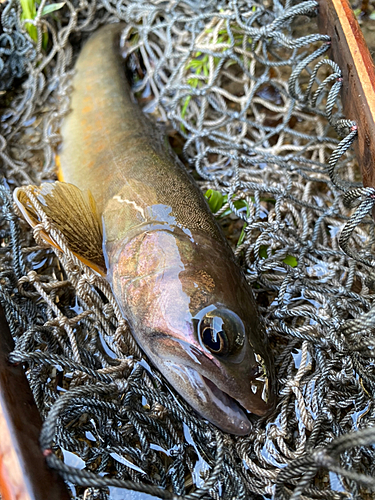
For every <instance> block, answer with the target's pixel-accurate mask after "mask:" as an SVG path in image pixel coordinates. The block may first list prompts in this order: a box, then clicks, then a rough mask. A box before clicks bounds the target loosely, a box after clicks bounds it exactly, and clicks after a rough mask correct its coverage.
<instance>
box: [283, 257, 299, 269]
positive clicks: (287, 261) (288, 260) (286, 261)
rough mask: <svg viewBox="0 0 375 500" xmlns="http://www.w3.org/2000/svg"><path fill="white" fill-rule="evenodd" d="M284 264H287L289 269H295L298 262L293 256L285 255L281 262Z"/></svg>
mask: <svg viewBox="0 0 375 500" xmlns="http://www.w3.org/2000/svg"><path fill="white" fill-rule="evenodd" d="M283 262H284V264H287V265H288V266H290V267H296V266H297V264H298V260H297V259H296V258H295V257H293V255H287V256H286V257H285V259H284V260H283Z"/></svg>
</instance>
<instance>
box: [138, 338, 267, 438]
mask: <svg viewBox="0 0 375 500" xmlns="http://www.w3.org/2000/svg"><path fill="white" fill-rule="evenodd" d="M144 350H145V352H146V354H147V356H148V357H149V359H150V360H151V361H152V362H153V364H154V365H155V366H157V367H158V368H159V370H160V371H161V373H162V374H163V375H164V377H165V378H166V379H167V380H168V382H169V383H170V384H171V385H172V386H173V387H174V388H175V389H176V391H177V392H178V393H179V394H180V395H181V396H182V397H183V398H184V399H185V400H186V401H187V402H188V403H189V404H190V405H191V406H192V407H193V408H194V410H195V411H196V412H197V413H199V414H200V415H201V416H202V417H203V418H206V419H207V420H208V421H210V422H211V423H212V424H214V425H216V427H218V428H219V429H221V430H222V431H224V432H228V433H230V434H235V435H239V436H243V435H246V434H248V433H249V432H250V429H251V424H250V421H249V418H248V414H247V412H246V411H245V410H248V411H249V412H250V413H253V414H255V415H258V416H263V415H265V414H267V413H268V412H269V410H270V409H271V408H272V407H273V401H267V396H266V392H267V391H268V388H267V383H268V381H267V380H266V379H265V378H264V377H263V376H261V375H260V374H257V373H254V370H252V369H251V368H250V367H251V365H250V363H249V362H250V361H251V359H249V358H251V356H249V355H250V353H246V355H245V361H247V362H248V363H246V364H244V363H243V362H242V363H241V366H239V367H237V370H236V369H234V370H233V369H232V370H231V369H230V367H229V366H228V364H227V365H224V364H222V363H217V362H216V361H217V360H216V359H215V358H214V359H212V358H211V357H210V356H208V355H207V353H206V352H204V351H203V350H202V349H201V348H200V347H197V346H195V345H192V344H191V343H189V342H183V341H181V340H179V339H178V340H175V339H174V338H173V337H171V336H164V335H163V334H153V335H151V338H150V342H149V343H147V344H145V345H144ZM232 368H233V367H232ZM254 391H256V392H254Z"/></svg>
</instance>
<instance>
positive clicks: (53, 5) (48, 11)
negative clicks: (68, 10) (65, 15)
mask: <svg viewBox="0 0 375 500" xmlns="http://www.w3.org/2000/svg"><path fill="white" fill-rule="evenodd" d="M64 5H65V2H60V3H51V4H49V5H46V6H45V7H44V8H43V10H42V16H46V15H47V14H51V12H55V11H56V10H59V9H61V8H62V7H64Z"/></svg>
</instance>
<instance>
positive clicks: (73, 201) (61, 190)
mask: <svg viewBox="0 0 375 500" xmlns="http://www.w3.org/2000/svg"><path fill="white" fill-rule="evenodd" d="M27 190H31V192H32V194H33V195H34V196H35V197H36V198H37V200H38V201H39V203H40V204H41V205H42V206H43V211H44V212H45V214H46V215H47V217H48V218H49V219H51V221H52V222H53V223H54V224H55V225H56V227H57V229H59V230H60V231H61V233H63V235H64V236H65V238H66V241H67V244H68V246H69V249H70V250H71V251H72V252H73V253H74V255H75V256H76V257H77V258H78V259H80V260H81V261H82V262H83V263H85V264H87V265H88V266H89V267H91V268H92V269H94V270H95V271H98V272H99V273H100V274H105V261H104V255H103V248H102V243H103V231H102V224H101V219H100V215H99V214H98V211H97V208H96V204H95V200H94V198H93V196H92V194H91V193H90V191H86V192H83V191H81V190H80V189H79V188H77V187H76V186H74V185H73V184H68V183H65V182H59V181H57V182H51V183H45V184H42V185H41V186H27V187H20V188H17V189H16V190H15V191H14V194H13V197H14V201H15V202H16V204H17V206H18V208H19V209H20V211H21V213H22V215H23V216H24V218H25V219H26V221H27V222H28V223H29V224H30V225H31V227H35V226H36V225H37V224H39V223H40V222H41V220H40V217H39V215H38V213H37V211H36V209H35V208H34V206H33V205H32V203H31V201H30V199H29V197H28V194H27ZM42 237H43V239H44V240H45V241H46V242H47V243H49V244H50V245H52V246H54V247H56V248H58V249H59V250H61V248H60V247H59V246H58V244H57V243H56V242H55V241H53V239H52V237H51V236H50V235H49V234H47V233H46V232H45V231H42Z"/></svg>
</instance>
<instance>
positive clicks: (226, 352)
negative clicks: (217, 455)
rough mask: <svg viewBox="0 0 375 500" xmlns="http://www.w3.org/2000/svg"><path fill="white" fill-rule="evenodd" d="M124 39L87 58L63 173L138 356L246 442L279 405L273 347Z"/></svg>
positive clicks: (106, 39)
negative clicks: (86, 197)
mask: <svg viewBox="0 0 375 500" xmlns="http://www.w3.org/2000/svg"><path fill="white" fill-rule="evenodd" d="M121 28H123V26H122V25H118V24H117V25H107V26H105V27H103V28H101V29H99V30H98V31H97V32H96V33H95V34H94V35H93V36H92V37H91V38H90V39H89V40H88V42H87V43H86V44H85V45H84V47H83V49H82V51H81V53H80V55H79V57H78V60H77V62H76V66H75V69H76V72H75V76H74V78H73V83H72V85H73V92H72V100H71V112H70V113H69V114H68V115H67V116H66V118H65V119H64V122H63V125H62V129H61V133H62V138H63V141H62V150H61V154H60V173H61V176H62V178H63V180H64V182H66V183H69V185H70V184H72V185H74V186H76V187H77V188H79V189H80V190H82V191H84V190H89V191H90V193H91V194H92V197H93V199H94V200H95V203H96V210H97V212H98V214H99V215H100V216H101V220H102V227H103V241H102V246H103V251H104V256H105V263H106V271H107V279H108V280H109V282H110V284H111V287H112V290H113V293H114V295H115V297H116V300H117V302H118V304H119V307H120V309H121V311H122V313H123V315H124V317H125V318H126V319H127V320H128V322H129V324H130V326H131V329H132V333H133V335H134V337H135V339H136V341H137V342H138V344H139V345H140V347H141V348H142V349H143V351H144V352H145V353H146V354H147V356H148V357H149V359H150V360H151V361H152V362H153V363H154V365H155V366H156V367H157V368H158V369H159V370H160V371H161V372H162V373H163V375H164V376H165V377H166V379H167V380H168V381H169V382H170V383H171V385H172V386H174V388H175V389H176V390H177V391H178V392H179V393H180V394H181V395H182V396H183V398H184V399H185V400H186V401H187V402H188V403H190V405H191V406H192V407H193V408H194V409H195V410H196V411H197V412H198V413H200V414H201V415H202V416H203V417H205V418H207V419H208V420H209V421H211V422H212V423H213V424H215V425H216V426H218V427H219V428H220V429H222V430H223V431H226V432H229V433H233V434H239V435H243V434H246V433H248V432H249V430H250V422H249V420H248V417H247V415H246V412H245V411H244V409H246V410H248V411H250V412H252V413H254V414H256V415H264V414H266V413H267V412H268V411H269V410H270V408H272V407H273V405H274V376H273V366H272V360H271V357H270V353H269V348H268V342H267V337H266V335H265V333H264V330H263V327H262V324H261V322H260V320H259V316H258V313H257V309H256V305H255V301H254V298H253V294H252V291H251V288H250V287H249V285H248V284H247V282H246V279H245V277H244V275H243V273H242V270H241V269H240V268H239V266H238V265H237V263H236V262H235V260H234V256H233V253H232V251H231V249H230V247H229V245H228V244H227V242H226V240H225V238H224V236H223V235H222V232H221V230H220V228H219V226H218V225H217V223H216V221H215V219H214V217H213V216H212V214H211V212H210V209H209V207H208V204H207V203H206V201H205V199H204V197H203V196H202V193H201V191H200V189H199V188H198V186H197V185H196V184H195V182H194V180H193V178H192V177H191V176H190V174H188V172H187V171H186V170H185V168H184V167H183V165H182V164H181V162H180V161H179V160H178V158H177V157H176V155H175V154H174V153H173V152H172V151H171V149H170V147H169V145H168V141H167V139H166V138H164V137H162V136H161V134H160V133H159V132H158V130H157V127H155V125H153V124H151V122H150V121H149V120H148V119H147V118H146V117H145V116H144V115H143V113H142V112H141V110H140V109H139V107H138V106H137V104H136V103H135V102H134V99H133V97H132V94H131V92H130V88H129V84H128V82H127V79H126V77H125V72H124V61H123V59H122V57H121V55H120V49H119V34H120V31H121ZM48 189H49V190H50V191H49V192H50V194H51V193H52V196H53V188H48ZM50 194H49V195H47V198H48V196H50ZM47 198H46V195H45V200H47ZM45 204H48V200H47V202H46V203H45ZM83 211H84V210H83ZM60 216H61V214H60ZM61 217H62V216H61ZM73 224H74V222H73ZM73 230H74V228H73ZM83 244H84V242H82V245H83ZM76 253H78V254H79V249H78V250H76ZM88 260H89V259H88Z"/></svg>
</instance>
